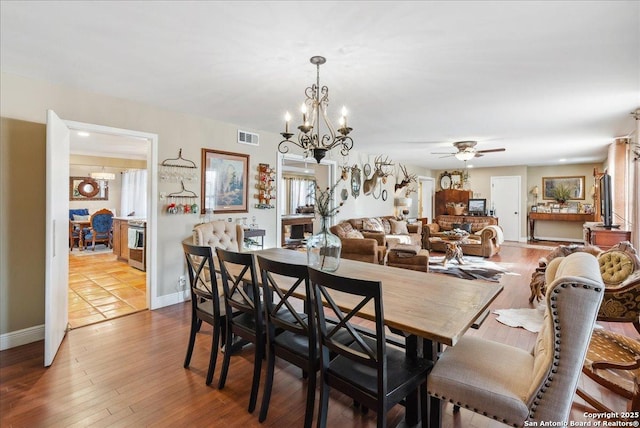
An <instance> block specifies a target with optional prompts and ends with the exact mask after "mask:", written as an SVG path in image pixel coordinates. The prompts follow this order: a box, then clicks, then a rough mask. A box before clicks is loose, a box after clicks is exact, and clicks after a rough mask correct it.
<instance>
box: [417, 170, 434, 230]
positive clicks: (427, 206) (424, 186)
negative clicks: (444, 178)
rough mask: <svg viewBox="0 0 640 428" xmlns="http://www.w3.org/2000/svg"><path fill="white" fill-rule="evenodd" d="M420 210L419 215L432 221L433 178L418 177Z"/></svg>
mask: <svg viewBox="0 0 640 428" xmlns="http://www.w3.org/2000/svg"><path fill="white" fill-rule="evenodd" d="M419 180H420V212H419V213H418V216H419V217H426V218H428V219H429V221H430V222H433V195H435V180H434V179H433V178H427V177H420V178H419Z"/></svg>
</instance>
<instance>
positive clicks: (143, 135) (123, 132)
mask: <svg viewBox="0 0 640 428" xmlns="http://www.w3.org/2000/svg"><path fill="white" fill-rule="evenodd" d="M63 121H64V123H65V124H66V125H67V126H68V127H69V129H70V130H71V131H86V132H97V133H101V134H110V135H115V136H123V137H131V138H139V139H141V140H146V141H147V143H146V144H147V177H148V180H147V236H146V238H147V249H148V250H147V251H146V258H147V260H146V264H147V270H146V282H147V284H146V290H147V306H148V307H149V310H153V309H158V308H160V307H162V305H161V302H160V299H159V298H158V293H157V289H156V288H157V284H158V281H157V278H158V251H157V246H158V219H157V212H158V134H152V133H149V132H142V131H134V130H131V129H123V128H115V127H112V126H104V125H96V124H92V123H85V122H76V121H72V120H64V119H63ZM69 154H70V153H67V155H69ZM67 175H68V172H67Z"/></svg>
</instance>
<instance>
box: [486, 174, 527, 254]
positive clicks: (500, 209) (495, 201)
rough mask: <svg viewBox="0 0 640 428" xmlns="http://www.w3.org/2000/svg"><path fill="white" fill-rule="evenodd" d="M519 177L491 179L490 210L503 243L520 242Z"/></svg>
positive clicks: (520, 199) (520, 202) (520, 201)
mask: <svg viewBox="0 0 640 428" xmlns="http://www.w3.org/2000/svg"><path fill="white" fill-rule="evenodd" d="M520 182H521V180H520V176H505V177H491V210H492V211H493V212H494V215H495V216H496V217H498V218H499V222H500V227H501V228H502V231H503V233H504V239H505V241H520V224H521V215H520V207H521V204H522V198H521V186H520V185H521V183H520Z"/></svg>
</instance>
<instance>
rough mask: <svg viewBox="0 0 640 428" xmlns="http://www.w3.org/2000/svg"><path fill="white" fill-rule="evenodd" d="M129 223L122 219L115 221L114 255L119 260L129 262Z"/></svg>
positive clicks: (115, 219)
mask: <svg viewBox="0 0 640 428" xmlns="http://www.w3.org/2000/svg"><path fill="white" fill-rule="evenodd" d="M128 233H129V221H128V220H125V219H120V218H114V219H113V254H115V255H116V256H117V257H118V260H120V261H123V262H126V261H128V260H129V236H128Z"/></svg>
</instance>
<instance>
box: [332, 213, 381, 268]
mask: <svg viewBox="0 0 640 428" xmlns="http://www.w3.org/2000/svg"><path fill="white" fill-rule="evenodd" d="M329 230H331V233H333V234H334V235H337V236H338V238H340V241H341V242H342V251H341V253H340V257H342V258H345V259H350V260H358V261H361V262H368V263H377V264H383V263H384V257H385V254H386V250H387V246H386V241H385V236H384V234H383V233H379V232H361V235H362V238H360V237H349V236H353V231H355V230H356V229H354V228H353V226H352V225H351V223H349V222H348V221H343V222H340V223H338V224H336V225H334V226H331V227H330V228H329Z"/></svg>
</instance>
